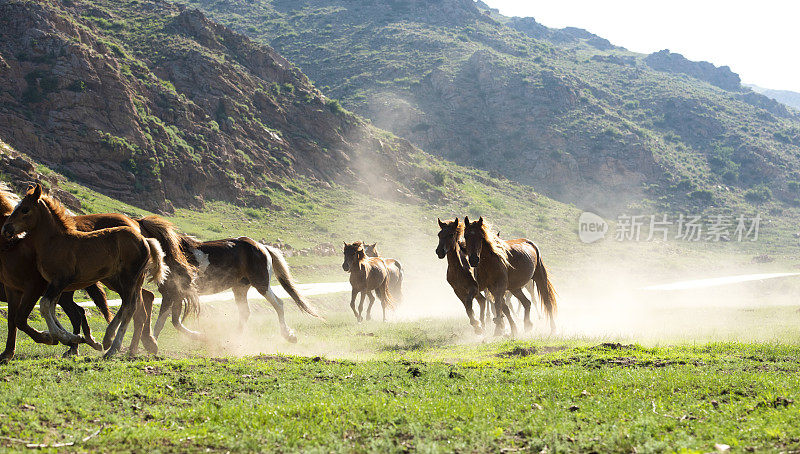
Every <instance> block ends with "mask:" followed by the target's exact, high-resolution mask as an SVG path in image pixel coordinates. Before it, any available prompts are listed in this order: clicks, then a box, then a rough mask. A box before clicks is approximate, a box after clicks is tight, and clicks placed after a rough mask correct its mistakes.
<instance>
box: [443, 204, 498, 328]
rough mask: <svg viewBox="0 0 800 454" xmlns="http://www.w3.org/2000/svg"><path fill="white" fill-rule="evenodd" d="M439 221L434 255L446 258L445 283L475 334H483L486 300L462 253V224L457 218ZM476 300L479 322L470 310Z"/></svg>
mask: <svg viewBox="0 0 800 454" xmlns="http://www.w3.org/2000/svg"><path fill="white" fill-rule="evenodd" d="M436 220H437V221H439V245H438V246H437V247H436V255H437V256H438V257H439V258H440V259H443V258H445V257H447V283H448V284H450V287H452V288H453V291H454V292H455V294H456V296H457V297H458V299H459V300H461V302H462V303H463V304H464V309H466V310H467V317H469V323H470V325H472V327H473V328H474V329H475V334H483V330H484V329H485V322H484V320H485V318H484V317H485V316H486V315H487V314H486V312H485V311H486V298H484V296H483V295H481V294H480V292H478V283H477V282H476V281H475V277H474V276H472V272H471V271H470V268H469V263H467V256H466V254H465V253H464V239H463V236H464V224H462V223H461V222H460V221H459V220H458V218H456V219H455V220H454V221H452V222H442V221H441V220H440V219H438V218H437V219H436ZM473 299H477V300H478V305H479V306H480V309H481V314H480V321H479V320H476V319H475V314H474V312H473V310H472V300H473Z"/></svg>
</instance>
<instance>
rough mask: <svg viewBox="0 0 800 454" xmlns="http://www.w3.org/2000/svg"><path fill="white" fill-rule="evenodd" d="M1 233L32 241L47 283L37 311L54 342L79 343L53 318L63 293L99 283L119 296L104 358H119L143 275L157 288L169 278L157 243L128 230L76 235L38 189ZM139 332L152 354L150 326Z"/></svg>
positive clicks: (57, 205)
mask: <svg viewBox="0 0 800 454" xmlns="http://www.w3.org/2000/svg"><path fill="white" fill-rule="evenodd" d="M1 232H2V234H3V236H5V237H6V238H13V237H14V236H16V235H18V234H21V233H26V234H27V235H26V236H30V237H31V240H32V241H31V242H32V244H33V247H34V250H35V251H36V266H37V268H38V269H39V271H40V273H41V275H42V277H43V278H44V279H45V280H47V281H48V282H49V284H48V286H47V289H46V290H45V292H44V295H43V296H42V300H41V301H40V302H39V310H40V312H41V313H42V316H43V317H44V319H45V321H46V322H47V328H48V331H49V334H50V335H51V336H53V337H55V338H56V339H57V340H59V341H61V342H63V343H67V344H72V343H78V342H80V341H82V339H81V337H80V336H76V335H74V334H71V333H68V332H67V331H66V330H64V328H63V327H61V326H60V325H59V324H58V322H57V320H56V318H55V304H54V303H55V301H56V300H57V298H58V297H59V296H60V295H61V293H62V292H64V291H65V290H66V291H69V290H75V289H80V288H84V287H86V286H88V285H91V284H94V283H96V282H98V281H101V282H103V283H104V284H105V285H106V286H107V287H109V288H111V289H113V290H115V291H117V292H118V293H119V294H120V296H121V297H122V305H121V307H120V310H119V311H118V312H117V314H116V315H115V316H114V318H113V319H112V320H111V323H110V324H109V326H108V328H107V329H106V333H105V336H104V337H103V347H104V348H107V349H108V350H107V351H106V354H105V357H107V358H108V357H111V356H113V355H114V354H116V353H117V352H119V349H120V347H121V346H122V341H123V339H124V337H125V331H126V329H127V327H128V323H129V322H130V319H131V316H132V315H133V312H134V310H135V309H136V306H137V304H141V303H140V302H141V301H142V293H141V290H142V284H143V283H144V280H145V277H146V275H147V274H149V275H150V278H151V279H152V280H153V281H155V282H156V283H159V284H160V283H161V282H163V281H164V279H165V278H166V274H167V273H168V272H169V269H168V267H167V266H166V265H165V264H164V261H163V258H164V253H163V252H162V250H161V246H160V245H159V243H158V241H156V240H154V239H152V238H144V237H143V236H141V235H140V234H139V233H137V232H136V231H135V230H133V229H131V228H129V227H115V228H111V229H103V230H96V231H93V232H81V231H79V230H77V228H76V226H75V220H74V218H73V217H72V216H70V215H69V214H68V213H67V212H66V210H65V209H64V207H63V206H62V205H61V204H60V203H59V202H58V201H56V200H55V199H53V198H51V197H50V196H47V195H43V194H42V187H41V185H39V184H36V185H35V186H31V187H30V188H29V189H28V191H27V193H26V194H25V197H23V198H22V201H20V203H19V204H18V205H17V207H16V208H15V209H14V211H13V212H12V213H11V215H10V216H9V217H8V219H6V222H5V224H3V227H2V230H1ZM143 330H144V333H143V335H142V337H143V341H144V344H145V347H146V348H147V349H148V350H149V351H152V352H155V351H157V350H158V344H157V343H156V341H155V339H154V338H153V337H152V334H151V332H150V326H149V325H148V326H145V327H143ZM112 341H113V342H112Z"/></svg>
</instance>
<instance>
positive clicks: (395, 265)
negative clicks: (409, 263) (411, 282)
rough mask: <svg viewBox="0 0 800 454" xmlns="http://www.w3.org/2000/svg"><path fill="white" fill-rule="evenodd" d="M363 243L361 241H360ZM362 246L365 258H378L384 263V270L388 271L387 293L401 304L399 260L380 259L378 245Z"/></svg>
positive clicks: (401, 272) (401, 288)
mask: <svg viewBox="0 0 800 454" xmlns="http://www.w3.org/2000/svg"><path fill="white" fill-rule="evenodd" d="M362 243H363V241H362ZM363 244H364V253H365V254H367V257H380V258H382V259H383V261H384V263H386V270H387V271H389V292H391V294H392V298H394V300H395V301H396V302H398V303H402V302H403V265H401V264H400V261H399V260H395V259H389V258H385V257H381V254H380V252H378V243H372V244H367V243H363Z"/></svg>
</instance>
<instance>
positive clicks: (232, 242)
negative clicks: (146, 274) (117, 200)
mask: <svg viewBox="0 0 800 454" xmlns="http://www.w3.org/2000/svg"><path fill="white" fill-rule="evenodd" d="M180 248H181V251H182V252H183V254H184V255H185V256H186V258H187V260H188V261H189V262H190V263H191V264H192V265H194V266H196V267H197V268H198V270H199V272H200V275H199V276H198V278H197V281H196V284H197V289H198V291H199V293H201V294H204V295H207V294H212V293H219V292H222V291H225V290H228V289H232V290H233V296H234V298H235V299H236V305H237V306H238V308H239V329H243V328H244V325H245V323H246V322H247V320H248V319H249V318H250V306H249V305H248V303H247V291H248V290H250V287H251V286H252V287H255V289H256V290H258V292H259V293H261V295H263V296H264V298H266V299H267V301H269V302H270V304H272V307H273V308H275V312H277V313H278V323H280V328H281V335H282V336H283V337H284V338H285V339H286V340H288V341H289V342H297V336H296V335H295V333H294V330H293V329H291V328H289V327H288V326H287V325H286V320H285V318H284V313H283V301H282V300H281V299H280V298H278V296H277V295H275V293H274V292H273V291H272V288H271V287H270V285H269V281H270V278H271V277H272V274H273V273H274V274H275V277H277V278H278V282H279V283H280V284H281V287H283V289H284V290H286V293H288V294H289V296H291V297H292V299H293V300H294V302H295V303H297V307H299V308H300V310H302V311H303V312H305V313H307V314H309V315H312V316H314V317H317V318H320V319H322V317H321V316H320V315H319V314H317V311H316V309H314V308H313V307H312V306H310V305H309V304H308V303H307V302H306V301H305V300H304V299H303V298H302V297H301V296H300V294H299V293H298V292H297V288H296V286H295V283H294V280H293V279H292V274H291V272H290V271H289V265H288V264H287V263H286V259H285V258H284V257H283V254H282V253H281V251H279V250H278V249H275V248H273V247H271V246H266V245H263V244H260V243H258V242H256V241H254V240H253V239H251V238H248V237H240V238H229V239H225V240H214V241H206V242H200V241H198V240H196V239H195V238H192V237H190V236H186V235H181V237H180ZM176 303H177V304H176ZM181 309H182V305H181V300H180V299H174V298H168V297H167V296H166V295H165V296H164V299H163V300H162V302H161V311H160V312H159V314H158V320H156V326H155V330H154V331H155V335H156V336H158V335H159V334H160V333H161V330H162V329H163V328H164V323H165V322H166V321H167V315H169V313H170V311H171V312H172V323H173V325H175V326H176V327H177V326H178V325H179V324H180V319H181Z"/></svg>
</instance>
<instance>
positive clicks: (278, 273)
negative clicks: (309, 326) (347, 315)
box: [256, 243, 325, 320]
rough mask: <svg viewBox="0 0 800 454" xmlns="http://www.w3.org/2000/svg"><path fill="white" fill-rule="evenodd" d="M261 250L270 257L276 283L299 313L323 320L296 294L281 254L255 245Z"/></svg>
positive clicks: (295, 287)
mask: <svg viewBox="0 0 800 454" xmlns="http://www.w3.org/2000/svg"><path fill="white" fill-rule="evenodd" d="M256 244H257V245H258V246H259V247H260V248H262V250H264V251H266V252H267V253H268V254H269V255H270V256H271V257H272V269H273V271H275V277H276V278H277V279H278V282H279V283H280V284H281V287H283V289H284V290H286V293H288V294H289V296H291V297H292V299H293V300H294V302H295V303H296V304H297V307H299V308H300V310H301V311H303V312H305V313H306V314H308V315H312V316H314V317H317V318H319V319H321V320H325V318H324V317H322V316H321V315H319V314H318V313H317V310H316V309H314V307H312V306H311V305H310V304H308V303H307V302H306V301H305V299H303V297H302V296H300V293H298V292H297V285H296V284H295V282H294V279H293V278H292V273H291V271H289V264H288V263H286V259H285V258H284V257H283V253H281V251H280V250H279V249H276V248H274V247H272V246H267V245H264V244H261V243H256Z"/></svg>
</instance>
